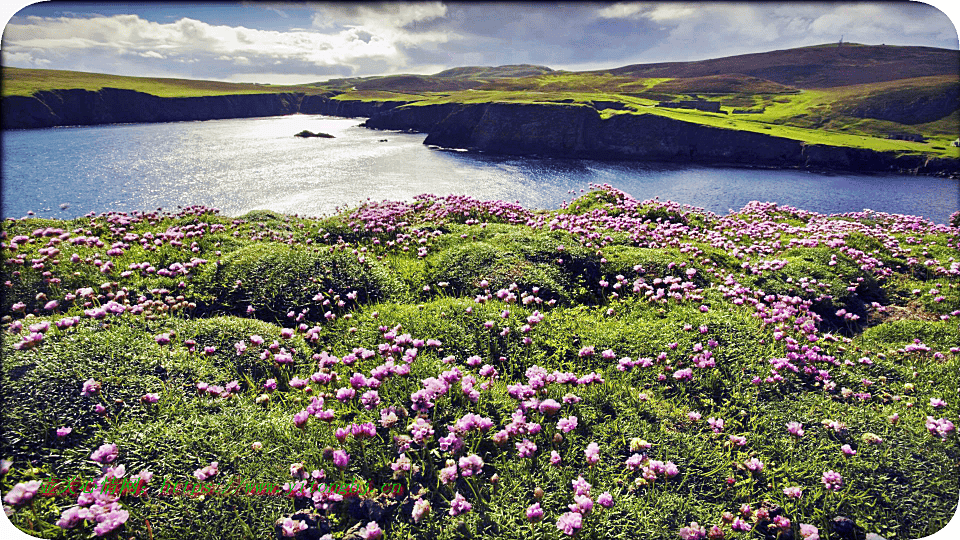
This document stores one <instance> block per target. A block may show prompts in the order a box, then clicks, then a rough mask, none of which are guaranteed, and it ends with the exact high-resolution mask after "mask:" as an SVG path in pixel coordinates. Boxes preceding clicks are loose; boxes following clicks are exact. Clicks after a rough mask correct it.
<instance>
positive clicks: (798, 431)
mask: <svg viewBox="0 0 960 540" xmlns="http://www.w3.org/2000/svg"><path fill="white" fill-rule="evenodd" d="M787 431H789V432H790V434H791V435H794V436H796V437H803V424H801V423H800V422H787Z"/></svg>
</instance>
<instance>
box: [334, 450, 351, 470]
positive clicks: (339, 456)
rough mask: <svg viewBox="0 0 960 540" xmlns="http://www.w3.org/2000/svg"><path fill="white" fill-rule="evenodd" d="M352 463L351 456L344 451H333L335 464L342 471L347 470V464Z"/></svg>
mask: <svg viewBox="0 0 960 540" xmlns="http://www.w3.org/2000/svg"><path fill="white" fill-rule="evenodd" d="M348 463H350V454H348V453H346V452H345V451H343V450H334V451H333V464H334V465H336V466H337V467H339V468H341V469H345V468H346V467H347V464H348Z"/></svg>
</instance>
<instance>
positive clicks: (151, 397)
mask: <svg viewBox="0 0 960 540" xmlns="http://www.w3.org/2000/svg"><path fill="white" fill-rule="evenodd" d="M140 401H141V402H143V403H146V404H148V405H150V404H153V403H156V402H158V401H160V396H159V395H157V394H144V395H142V396H140Z"/></svg>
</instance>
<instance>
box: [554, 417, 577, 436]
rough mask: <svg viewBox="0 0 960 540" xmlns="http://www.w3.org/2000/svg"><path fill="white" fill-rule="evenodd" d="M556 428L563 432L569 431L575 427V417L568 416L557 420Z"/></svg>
mask: <svg viewBox="0 0 960 540" xmlns="http://www.w3.org/2000/svg"><path fill="white" fill-rule="evenodd" d="M557 429H559V430H560V431H562V432H564V433H569V432H571V431H573V430H575V429H577V417H576V416H570V417H567V418H561V419H560V420H558V421H557Z"/></svg>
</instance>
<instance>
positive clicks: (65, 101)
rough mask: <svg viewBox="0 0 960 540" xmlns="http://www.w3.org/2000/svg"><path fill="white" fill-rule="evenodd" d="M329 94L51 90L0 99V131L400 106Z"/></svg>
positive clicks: (350, 112)
mask: <svg viewBox="0 0 960 540" xmlns="http://www.w3.org/2000/svg"><path fill="white" fill-rule="evenodd" d="M334 95H336V94H335V93H331V94H326V95H325V94H318V95H304V94H300V93H279V94H236V95H224V96H203V97H176V98H174V97H158V96H154V95H151V94H145V93H143V92H137V91H134V90H120V89H117V88H102V89H100V90H97V91H90V90H52V91H41V92H37V93H35V94H33V95H32V96H30V97H26V96H8V97H5V98H3V101H2V108H0V109H2V126H3V128H4V129H25V128H44V127H53V126H90V125H99V124H120V123H151V122H182V121H192V120H218V119H226V118H255V117H263V116H281V115H286V114H294V113H298V112H300V113H306V114H328V115H332V116H364V117H368V116H371V115H374V114H377V113H378V112H380V111H382V110H385V109H388V108H391V107H396V106H397V105H402V104H404V103H405V102H398V101H389V102H371V101H366V102H365V101H338V100H333V99H331V97H333V96H334Z"/></svg>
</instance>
